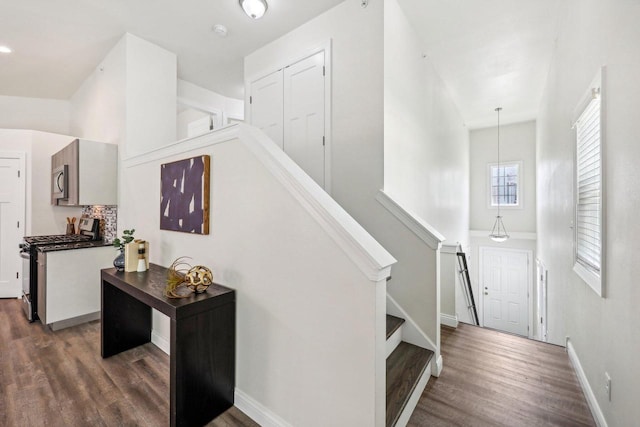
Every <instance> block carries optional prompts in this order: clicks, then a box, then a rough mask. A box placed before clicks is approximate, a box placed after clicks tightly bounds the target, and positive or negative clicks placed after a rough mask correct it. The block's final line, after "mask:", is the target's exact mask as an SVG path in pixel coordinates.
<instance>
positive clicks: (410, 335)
mask: <svg viewBox="0 0 640 427" xmlns="http://www.w3.org/2000/svg"><path fill="white" fill-rule="evenodd" d="M387 313H388V314H391V315H392V316H396V317H400V318H402V319H404V320H405V322H404V323H403V324H402V340H403V341H406V342H408V343H409V344H413V345H417V346H418V347H422V348H426V349H427V350H431V351H433V354H434V356H435V357H434V360H432V361H431V375H433V376H434V377H438V376H440V373H441V372H442V355H441V354H440V349H439V348H438V346H436V345H435V343H434V342H433V341H432V340H431V339H430V338H429V337H428V336H427V334H425V333H424V332H423V331H422V329H420V327H419V326H418V325H417V323H416V322H415V321H414V320H413V319H412V318H411V316H409V314H408V313H407V312H406V311H404V310H403V309H402V307H401V306H400V304H398V302H397V301H396V300H394V299H393V297H392V296H391V295H389V293H387Z"/></svg>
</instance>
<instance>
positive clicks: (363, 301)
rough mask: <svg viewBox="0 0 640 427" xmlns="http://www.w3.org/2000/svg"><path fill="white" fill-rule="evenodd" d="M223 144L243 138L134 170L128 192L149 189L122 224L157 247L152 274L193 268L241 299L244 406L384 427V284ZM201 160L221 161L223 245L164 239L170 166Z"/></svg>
mask: <svg viewBox="0 0 640 427" xmlns="http://www.w3.org/2000/svg"><path fill="white" fill-rule="evenodd" d="M236 128H237V126H236ZM220 132H223V133H224V132H231V130H229V128H225V129H222V130H220V131H217V132H213V133H210V134H207V135H204V136H201V137H199V138H197V139H196V141H197V140H199V141H207V140H208V139H215V138H218V137H217V136H216V135H221V136H220V137H219V138H218V140H217V141H219V142H218V143H215V144H212V145H202V146H201V148H198V149H195V150H192V151H185V152H181V151H180V147H182V146H184V143H181V144H180V145H178V146H175V147H173V148H175V150H174V151H172V152H171V153H173V154H168V155H167V156H164V155H162V156H161V157H160V156H155V155H151V156H150V157H149V160H145V159H144V158H143V159H142V160H141V162H142V163H131V162H125V163H124V165H123V178H124V180H125V181H126V182H145V185H144V186H135V185H129V186H126V187H125V188H124V189H123V190H122V202H123V203H122V205H123V206H124V207H126V208H125V209H124V210H122V211H121V212H120V216H121V221H122V223H123V224H126V225H127V227H134V228H135V229H136V237H139V238H143V239H145V240H148V241H150V258H151V261H152V262H154V263H158V264H161V265H165V266H166V265H169V264H170V263H171V262H172V261H173V260H174V259H175V258H177V257H179V256H190V257H193V260H192V262H193V263H194V264H203V265H207V266H209V267H211V268H212V270H213V274H214V278H215V280H216V282H218V283H222V284H225V285H227V286H229V287H232V288H234V289H236V291H237V341H236V342H237V347H236V348H237V356H236V363H237V368H236V387H237V390H239V391H240V392H241V393H242V394H243V395H246V396H249V397H250V398H251V399H252V400H254V401H255V402H258V403H259V404H261V405H263V406H264V407H266V408H268V409H269V410H270V411H271V412H272V413H273V414H274V415H275V416H277V417H278V418H279V419H280V421H281V423H287V424H289V425H295V426H297V425H305V426H329V425H370V426H372V425H381V424H382V423H383V422H384V421H383V420H384V413H383V408H384V341H385V339H384V326H383V325H384V302H385V301H384V298H385V288H386V286H385V283H384V278H382V280H381V281H380V282H378V283H375V282H372V281H371V280H370V279H368V278H367V277H365V275H363V274H362V272H361V271H360V269H359V268H358V267H357V266H356V264H354V263H353V262H352V261H351V260H350V259H349V258H348V257H347V256H346V254H345V251H344V249H343V248H341V247H340V246H339V245H338V244H337V240H336V239H335V237H331V235H330V234H328V233H327V231H326V230H325V228H324V226H323V225H322V224H321V222H322V221H319V220H318V219H317V218H316V217H314V215H313V214H311V213H310V212H309V211H308V210H307V209H308V208H306V207H305V206H308V204H307V202H304V203H301V201H300V200H299V199H297V198H296V197H294V196H293V195H292V194H291V193H290V192H289V191H288V190H287V188H286V186H284V185H282V183H281V181H279V180H278V179H277V178H276V177H275V175H274V174H272V173H271V172H269V170H268V169H267V167H266V166H265V163H262V162H261V161H260V160H259V159H258V158H257V157H256V155H255V154H254V152H252V151H250V150H249V149H248V148H247V146H246V145H244V144H243V143H242V142H241V141H240V140H239V139H237V137H233V138H232V137H227V136H226V135H225V134H221V133H220ZM191 141H194V140H191ZM222 141H223V142H222ZM265 142H266V143H268V142H267V141H264V142H263V141H260V144H264V143H265ZM274 150H277V148H276V147H274ZM201 154H209V155H210V156H211V203H210V206H211V215H210V216H211V223H210V225H211V234H209V235H207V236H202V235H191V234H185V233H176V232H170V231H161V230H160V229H159V215H158V209H159V206H160V196H159V195H160V183H159V170H160V165H161V164H162V163H166V162H168V161H173V160H177V159H181V158H187V157H190V156H193V155H201ZM281 155H282V154H281ZM287 160H289V159H287ZM289 162H290V160H289ZM306 178H307V179H308V180H309V182H310V183H311V180H310V179H309V178H308V177H306ZM313 186H315V187H317V185H315V184H313ZM294 187H295V186H294ZM317 191H318V192H321V190H320V189H319V187H318V188H317ZM312 204H313V203H312ZM336 208H337V206H336ZM345 215H346V214H345ZM338 240H339V239H338ZM155 327H156V326H155V325H154V329H155ZM378 353H379V354H380V361H381V365H380V366H377V365H376V363H377V361H376V354H378ZM377 372H379V374H380V375H378V374H377ZM378 376H380V377H381V378H382V379H381V380H380V378H377V377H378ZM378 386H382V390H377V387H378ZM302 390H304V392H301V391H302ZM380 399H381V400H380ZM327 408H331V410H327ZM380 411H382V416H380V414H381V412H380Z"/></svg>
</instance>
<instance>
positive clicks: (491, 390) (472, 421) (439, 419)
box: [408, 323, 595, 427]
mask: <svg viewBox="0 0 640 427" xmlns="http://www.w3.org/2000/svg"><path fill="white" fill-rule="evenodd" d="M441 344H442V349H441V353H442V357H443V360H444V370H443V371H442V374H441V375H440V377H439V378H431V380H430V381H429V384H427V387H426V388H425V391H424V392H423V394H422V396H421V397H420V401H419V402H418V406H417V407H416V410H415V411H414V413H413V415H412V417H411V419H410V420H409V424H408V425H409V426H447V427H448V426H473V427H485V426H486V427H498V426H509V427H526V426H562V427H569V426H595V423H594V421H593V418H592V416H591V412H590V411H589V407H588V406H587V402H586V400H585V398H584V395H583V393H582V390H581V389H580V386H579V383H578V380H577V378H576V376H575V373H574V371H573V368H572V367H571V364H570V362H569V358H568V356H567V354H566V351H565V349H564V348H563V347H558V346H554V345H550V344H545V343H541V342H537V341H532V340H528V339H526V338H522V337H518V336H515V335H509V334H504V333H501V332H498V331H493V330H489V329H483V328H479V327H476V326H471V325H467V324H464V323H461V324H460V326H459V327H458V329H453V328H448V327H445V326H443V327H442V336H441Z"/></svg>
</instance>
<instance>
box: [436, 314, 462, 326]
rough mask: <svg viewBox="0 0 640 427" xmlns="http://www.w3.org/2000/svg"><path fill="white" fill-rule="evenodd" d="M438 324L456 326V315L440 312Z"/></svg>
mask: <svg viewBox="0 0 640 427" xmlns="http://www.w3.org/2000/svg"><path fill="white" fill-rule="evenodd" d="M440 324H441V325H445V326H450V327H452V328H457V327H458V316H457V315H455V316H452V315H450V314H444V313H440Z"/></svg>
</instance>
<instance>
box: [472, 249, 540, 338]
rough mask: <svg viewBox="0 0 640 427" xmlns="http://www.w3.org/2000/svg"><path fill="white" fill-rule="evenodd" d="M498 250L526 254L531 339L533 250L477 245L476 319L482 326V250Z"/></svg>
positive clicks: (528, 335)
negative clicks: (477, 298) (477, 299)
mask: <svg viewBox="0 0 640 427" xmlns="http://www.w3.org/2000/svg"><path fill="white" fill-rule="evenodd" d="M487 249H488V250H498V251H504V252H516V253H524V254H526V255H527V323H528V324H527V337H529V338H530V339H533V329H534V328H533V327H532V326H533V325H534V324H535V317H534V316H535V315H536V314H535V313H534V312H533V298H532V295H533V280H532V265H533V251H530V250H526V249H513V248H506V247H500V246H479V247H478V264H479V265H478V297H479V301H476V308H477V309H478V321H479V322H480V326H482V327H484V295H483V294H484V293H483V291H482V283H480V282H481V281H482V273H483V271H482V268H483V265H484V251H485V250H487Z"/></svg>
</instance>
